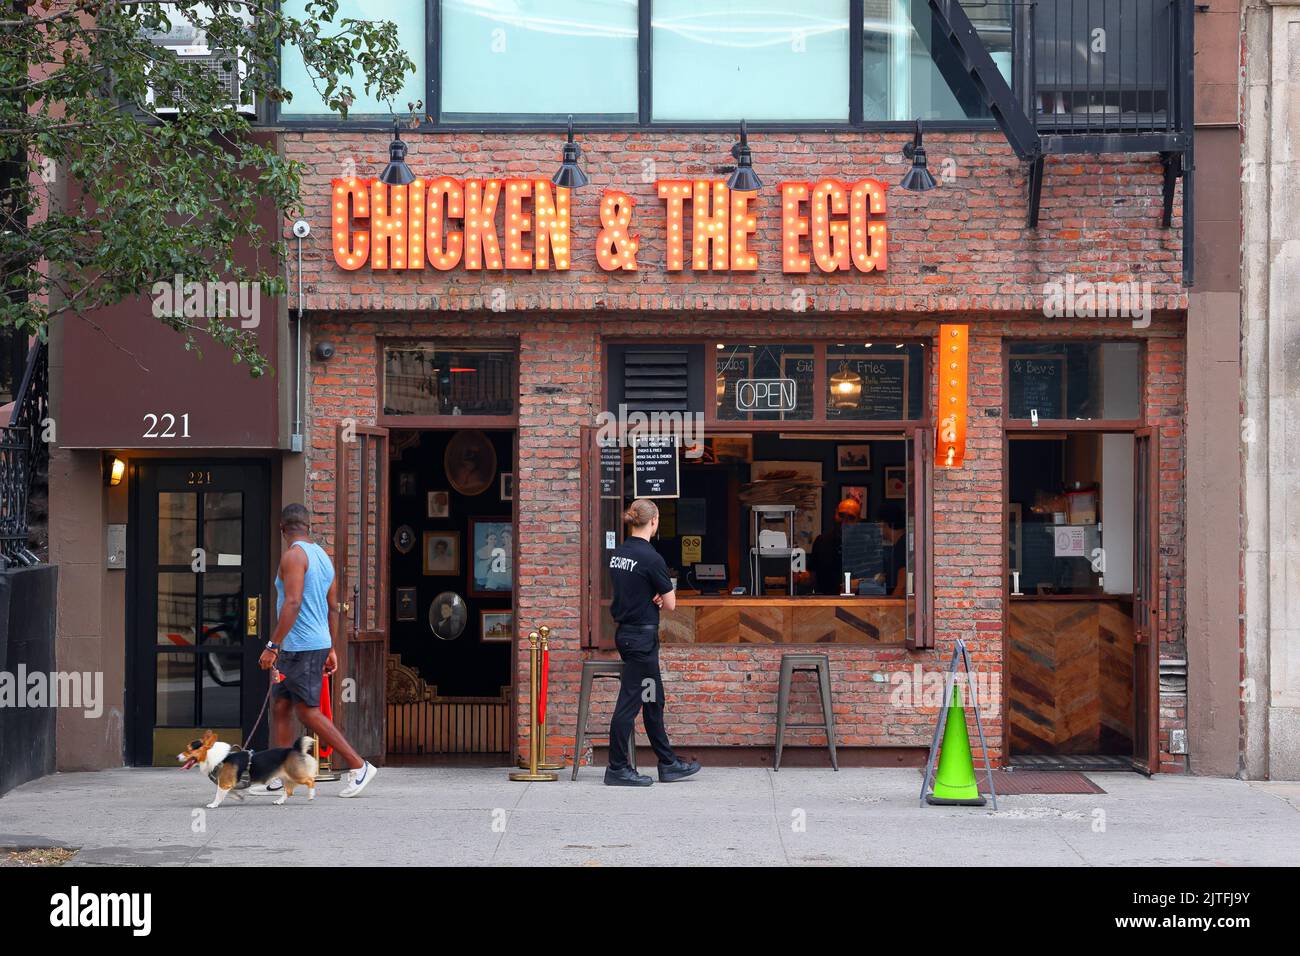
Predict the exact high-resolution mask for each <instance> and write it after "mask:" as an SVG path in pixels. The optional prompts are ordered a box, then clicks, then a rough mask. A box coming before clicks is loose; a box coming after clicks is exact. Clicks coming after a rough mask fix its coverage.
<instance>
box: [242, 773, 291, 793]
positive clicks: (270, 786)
mask: <svg viewBox="0 0 1300 956" xmlns="http://www.w3.org/2000/svg"><path fill="white" fill-rule="evenodd" d="M248 792H249V793H250V794H252V795H253V796H255V797H274V796H276V795H277V794H281V793H284V781H283V780H281V779H280V778H279V777H274V778H273V779H271V780H268V781H266V783H255V784H253V785H252V786H251V787H249V788H248Z"/></svg>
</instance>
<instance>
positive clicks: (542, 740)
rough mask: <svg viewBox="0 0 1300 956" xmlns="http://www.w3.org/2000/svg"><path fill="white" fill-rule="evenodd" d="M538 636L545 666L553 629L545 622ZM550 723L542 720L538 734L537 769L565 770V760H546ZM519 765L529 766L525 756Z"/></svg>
mask: <svg viewBox="0 0 1300 956" xmlns="http://www.w3.org/2000/svg"><path fill="white" fill-rule="evenodd" d="M537 636H538V637H540V638H541V640H542V649H541V653H540V654H539V655H538V658H537V660H538V662H539V664H540V665H541V666H542V667H545V666H546V647H547V645H546V640H547V638H549V637H550V636H551V629H550V628H549V627H547V626H546V625H545V624H543V625H542V626H541V627H539V628H538V629H537ZM548 676H549V675H548ZM548 723H550V721H548V720H542V721H541V722H540V729H539V731H538V734H537V736H538V747H539V748H540V751H539V753H538V754H537V769H538V770H563V769H564V761H560V762H559V763H548V762H547V760H546V725H547V724H548ZM519 766H520V767H521V768H523V767H527V766H528V762H527V761H526V760H524V758H523V757H520V758H519Z"/></svg>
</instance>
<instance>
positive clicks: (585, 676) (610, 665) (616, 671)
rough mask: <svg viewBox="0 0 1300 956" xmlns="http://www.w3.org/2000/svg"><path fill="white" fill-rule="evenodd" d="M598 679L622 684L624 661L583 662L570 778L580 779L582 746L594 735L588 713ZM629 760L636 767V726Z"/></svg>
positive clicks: (629, 743)
mask: <svg viewBox="0 0 1300 956" xmlns="http://www.w3.org/2000/svg"><path fill="white" fill-rule="evenodd" d="M596 680H616V681H618V682H619V683H620V684H621V683H622V681H623V662H622V661H583V662H582V686H581V688H580V689H579V691H578V726H577V727H576V728H574V731H573V775H572V776H571V777H569V779H570V780H577V779H578V764H579V763H581V761H582V747H583V743H584V742H585V741H586V738H587V737H588V736H592V734H590V732H589V731H588V730H587V715H588V712H589V711H590V710H591V682H592V681H596ZM594 736H597V737H603V736H606V735H605V734H603V733H597V734H595V735H594ZM627 754H628V760H629V761H630V762H631V764H632V769H633V770H635V769H636V727H635V726H633V728H632V736H631V737H630V738H629V740H628V748H627Z"/></svg>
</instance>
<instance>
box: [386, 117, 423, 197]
mask: <svg viewBox="0 0 1300 956" xmlns="http://www.w3.org/2000/svg"><path fill="white" fill-rule="evenodd" d="M379 181H380V182H381V183H384V184H385V185H388V186H406V185H408V184H409V183H413V182H415V173H413V172H411V167H410V166H408V165H406V144H405V143H403V142H402V131H401V129H400V128H399V127H398V126H397V124H396V123H394V124H393V141H392V142H391V143H389V144H388V165H387V166H385V167H384V171H383V172H382V173H380V174H379Z"/></svg>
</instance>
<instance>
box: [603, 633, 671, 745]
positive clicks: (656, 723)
mask: <svg viewBox="0 0 1300 956" xmlns="http://www.w3.org/2000/svg"><path fill="white" fill-rule="evenodd" d="M614 644H615V646H617V647H618V656H619V657H621V658H623V682H622V684H621V685H620V686H619V689H618V703H617V704H615V705H614V718H613V719H612V720H611V721H610V722H609V769H611V770H622V769H624V768H625V767H627V766H629V761H628V752H627V745H628V740H629V739H630V738H631V736H632V730H633V728H634V727H635V726H636V715H637V711H640V712H641V719H642V720H643V721H644V722H645V732H646V736H648V737H649V738H650V746H651V747H653V748H654V751H655V754H656V756H658V758H659V762H660V763H672V762H673V761H674V760H676V759H677V755H676V754H674V753H673V748H672V746H671V745H670V744H669V743H668V733H667V731H665V730H664V682H663V679H662V678H661V677H660V675H659V628H657V627H655V626H654V625H653V624H649V625H644V626H643V625H637V626H635V627H626V626H623V625H619V628H618V630H617V631H616V632H615V634H614Z"/></svg>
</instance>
